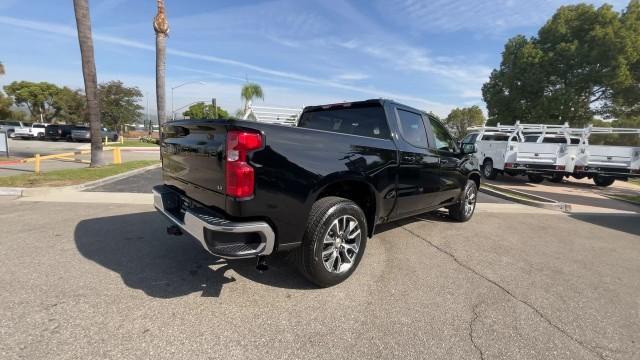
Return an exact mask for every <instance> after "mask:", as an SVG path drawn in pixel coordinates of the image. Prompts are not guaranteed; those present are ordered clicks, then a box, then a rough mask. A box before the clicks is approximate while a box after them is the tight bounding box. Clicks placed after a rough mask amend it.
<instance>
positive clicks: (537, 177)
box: [527, 174, 544, 184]
mask: <svg viewBox="0 0 640 360" xmlns="http://www.w3.org/2000/svg"><path fill="white" fill-rule="evenodd" d="M527 177H528V178H529V182H532V183H534V184H540V183H541V182H543V181H544V176H542V175H538V174H527Z"/></svg>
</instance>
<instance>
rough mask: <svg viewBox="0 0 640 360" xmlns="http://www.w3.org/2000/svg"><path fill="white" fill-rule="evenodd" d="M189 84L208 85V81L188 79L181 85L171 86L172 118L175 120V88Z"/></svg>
mask: <svg viewBox="0 0 640 360" xmlns="http://www.w3.org/2000/svg"><path fill="white" fill-rule="evenodd" d="M189 84H200V85H206V84H207V83H206V82H204V81H187V82H185V83H182V84H180V85H176V86H174V87H172V88H171V120H175V119H176V117H175V111H174V110H173V90H175V89H177V88H179V87H182V86H185V85H189Z"/></svg>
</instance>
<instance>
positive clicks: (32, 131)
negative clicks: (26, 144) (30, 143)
mask: <svg viewBox="0 0 640 360" xmlns="http://www.w3.org/2000/svg"><path fill="white" fill-rule="evenodd" d="M47 125H49V124H45V123H34V124H31V126H26V127H22V128H17V129H16V130H15V132H14V133H13V136H14V137H17V138H21V139H38V140H42V139H44V130H45V129H46V127H47Z"/></svg>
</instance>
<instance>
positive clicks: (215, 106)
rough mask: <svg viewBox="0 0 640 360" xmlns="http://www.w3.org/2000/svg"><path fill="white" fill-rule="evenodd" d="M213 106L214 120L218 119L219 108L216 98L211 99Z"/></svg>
mask: <svg viewBox="0 0 640 360" xmlns="http://www.w3.org/2000/svg"><path fill="white" fill-rule="evenodd" d="M211 105H213V118H214V119H217V118H218V106H217V105H216V98H213V99H211Z"/></svg>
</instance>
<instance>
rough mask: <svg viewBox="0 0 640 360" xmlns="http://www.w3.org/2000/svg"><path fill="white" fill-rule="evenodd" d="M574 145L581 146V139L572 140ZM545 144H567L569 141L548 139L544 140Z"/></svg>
mask: <svg viewBox="0 0 640 360" xmlns="http://www.w3.org/2000/svg"><path fill="white" fill-rule="evenodd" d="M570 140H571V144H572V145H578V144H580V139H576V138H571V139H570ZM542 142H543V143H545V144H566V143H567V140H566V139H565V138H564V137H546V138H544V139H543V140H542Z"/></svg>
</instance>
